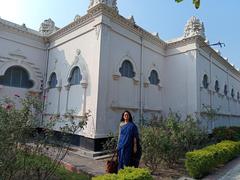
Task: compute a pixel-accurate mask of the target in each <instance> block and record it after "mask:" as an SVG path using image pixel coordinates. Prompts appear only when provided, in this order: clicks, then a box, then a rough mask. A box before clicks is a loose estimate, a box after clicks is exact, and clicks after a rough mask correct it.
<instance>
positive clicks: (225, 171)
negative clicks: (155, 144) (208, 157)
mask: <svg viewBox="0 0 240 180" xmlns="http://www.w3.org/2000/svg"><path fill="white" fill-rule="evenodd" d="M63 164H64V165H65V167H66V168H67V169H69V170H71V171H74V172H84V173H86V174H88V175H90V176H96V175H101V174H104V173H105V164H106V158H105V159H99V160H96V159H93V158H89V157H84V155H83V154H81V155H79V153H76V152H71V151H70V152H69V153H68V154H67V155H66V157H65V158H64V160H63ZM190 179H192V178H189V177H181V178H179V180H190ZM203 180H240V157H238V158H236V159H234V160H232V161H231V162H229V163H228V164H226V165H225V166H224V167H222V168H219V169H218V170H217V171H216V172H214V173H213V174H210V175H208V176H206V177H205V178H203Z"/></svg>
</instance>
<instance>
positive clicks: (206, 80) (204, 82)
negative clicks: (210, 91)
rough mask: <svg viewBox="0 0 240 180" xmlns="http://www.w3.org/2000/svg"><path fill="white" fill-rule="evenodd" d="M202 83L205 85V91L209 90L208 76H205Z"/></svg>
mask: <svg viewBox="0 0 240 180" xmlns="http://www.w3.org/2000/svg"><path fill="white" fill-rule="evenodd" d="M202 83H203V87H204V88H205V89H207V88H208V76H207V75H206V74H204V76H203V81H202Z"/></svg>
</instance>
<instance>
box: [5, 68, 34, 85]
mask: <svg viewBox="0 0 240 180" xmlns="http://www.w3.org/2000/svg"><path fill="white" fill-rule="evenodd" d="M0 84H2V85H5V86H12V87H19V88H32V87H33V81H31V80H30V79H29V75H28V72H27V71H26V70H25V69H24V68H22V67H20V66H12V67H10V68H8V69H7V71H6V72H5V74H4V76H0Z"/></svg>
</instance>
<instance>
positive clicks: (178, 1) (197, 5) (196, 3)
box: [175, 0, 200, 9]
mask: <svg viewBox="0 0 240 180" xmlns="http://www.w3.org/2000/svg"><path fill="white" fill-rule="evenodd" d="M182 1H183V0H175V2H177V3H180V2H182ZM193 4H194V5H195V8H196V9H198V8H199V7H200V0H193Z"/></svg>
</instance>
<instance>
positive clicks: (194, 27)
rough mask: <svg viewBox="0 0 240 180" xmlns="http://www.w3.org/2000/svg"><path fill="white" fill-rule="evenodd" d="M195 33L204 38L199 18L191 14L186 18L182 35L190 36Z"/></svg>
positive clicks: (202, 25) (202, 26)
mask: <svg viewBox="0 0 240 180" xmlns="http://www.w3.org/2000/svg"><path fill="white" fill-rule="evenodd" d="M195 35H200V36H202V37H203V38H204V39H205V38H206V36H205V28H204V24H203V23H201V22H200V20H199V19H197V18H196V17H195V16H193V17H191V18H190V19H189V20H188V22H187V24H186V25H185V29H184V37H191V36H195Z"/></svg>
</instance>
